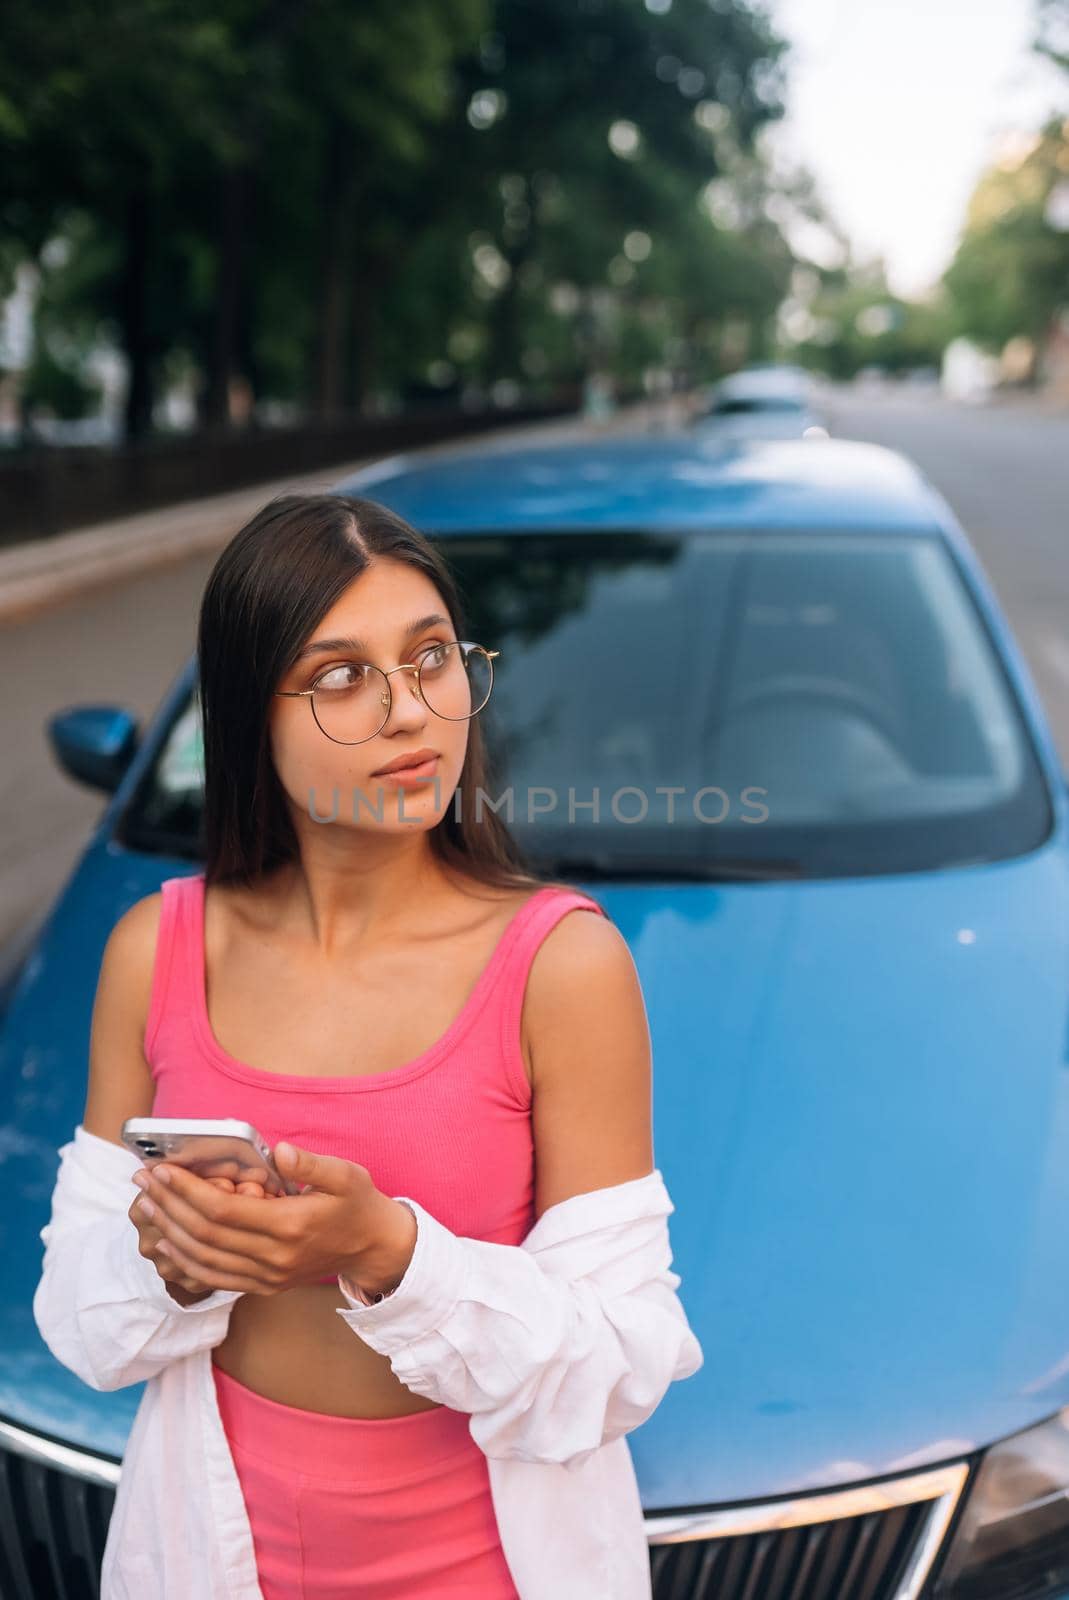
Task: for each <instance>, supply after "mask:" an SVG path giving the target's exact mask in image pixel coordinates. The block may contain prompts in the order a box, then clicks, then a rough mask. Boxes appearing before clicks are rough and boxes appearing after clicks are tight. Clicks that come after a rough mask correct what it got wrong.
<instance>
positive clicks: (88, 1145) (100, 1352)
mask: <svg viewBox="0 0 1069 1600" xmlns="http://www.w3.org/2000/svg"><path fill="white" fill-rule="evenodd" d="M140 1166H141V1162H140V1161H139V1160H138V1158H137V1157H136V1156H134V1155H133V1153H132V1152H128V1151H125V1150H123V1149H122V1148H121V1147H120V1146H118V1145H115V1144H112V1143H111V1142H110V1141H109V1140H106V1139H101V1138H99V1137H98V1136H97V1135H96V1134H91V1133H87V1132H86V1130H85V1129H84V1128H83V1127H82V1126H81V1125H80V1124H79V1126H78V1127H77V1129H76V1130H75V1136H74V1138H73V1140H71V1141H70V1142H69V1143H68V1144H65V1145H63V1146H61V1148H60V1168H59V1174H58V1176H57V1178H56V1185H55V1188H54V1190H53V1194H52V1211H51V1216H50V1219H49V1221H48V1222H47V1223H46V1224H45V1226H44V1227H43V1228H42V1229H41V1232H40V1238H41V1241H42V1243H43V1244H44V1246H45V1254H44V1261H43V1264H42V1268H41V1277H40V1280H39V1282H38V1285H37V1288H36V1290H35V1292H34V1297H33V1316H34V1321H35V1322H36V1324H37V1328H38V1331H39V1332H40V1334H41V1337H42V1339H43V1340H44V1342H45V1344H46V1345H47V1346H48V1348H49V1350H51V1352H52V1354H53V1355H54V1356H55V1358H56V1360H57V1361H60V1362H61V1363H62V1364H63V1365H64V1366H65V1367H67V1368H69V1369H70V1371H72V1372H74V1373H76V1374H77V1376H78V1377H79V1378H81V1379H82V1381H83V1382H84V1383H87V1384H88V1385H89V1386H90V1387H91V1388H93V1389H121V1388H124V1387H126V1386H127V1385H128V1384H132V1383H140V1382H142V1381H143V1380H145V1379H146V1378H151V1377H153V1376H155V1374H156V1373H157V1372H160V1371H161V1370H162V1369H163V1368H164V1367H165V1366H167V1365H168V1363H169V1362H171V1361H175V1360H178V1359H179V1358H180V1357H182V1356H186V1355H189V1354H190V1353H191V1352H192V1351H194V1350H201V1349H204V1348H209V1349H210V1348H211V1347H212V1346H214V1345H216V1344H219V1343H221V1341H222V1340H223V1339H224V1338H225V1337H226V1330H227V1325H228V1323H229V1320H230V1307H231V1306H232V1305H233V1303H234V1301H235V1300H236V1299H237V1298H238V1297H239V1295H240V1294H241V1293H242V1292H243V1291H241V1290H237V1289H215V1290H213V1291H212V1293H211V1294H210V1295H207V1296H205V1298H204V1299H203V1300H197V1301H194V1302H193V1303H192V1304H191V1305H188V1306H183V1305H179V1303H178V1301H177V1300H175V1299H173V1298H172V1296H171V1295H170V1294H168V1292H167V1285H166V1284H165V1283H164V1281H163V1279H162V1278H161V1277H160V1275H159V1273H158V1272H157V1271H156V1269H155V1267H154V1266H153V1264H152V1262H151V1261H149V1260H148V1259H147V1258H146V1257H145V1256H143V1255H142V1254H141V1252H140V1250H139V1249H138V1235H137V1230H136V1228H135V1227H134V1225H133V1223H132V1222H131V1221H130V1218H129V1216H128V1215H127V1211H128V1209H129V1206H130V1203H131V1201H132V1200H133V1198H134V1194H135V1192H136V1186H135V1185H134V1184H133V1182H132V1177H133V1174H134V1173H135V1172H136V1171H137V1170H138V1169H139V1167H140Z"/></svg>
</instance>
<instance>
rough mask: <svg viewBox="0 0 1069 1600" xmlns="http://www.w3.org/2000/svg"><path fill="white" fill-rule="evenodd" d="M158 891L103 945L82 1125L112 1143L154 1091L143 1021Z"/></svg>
mask: <svg viewBox="0 0 1069 1600" xmlns="http://www.w3.org/2000/svg"><path fill="white" fill-rule="evenodd" d="M162 904H163V894H162V891H161V890H158V889H157V890H156V891H155V892H154V893H152V894H147V895H144V896H142V898H141V899H140V900H136V901H135V902H134V904H133V905H132V906H130V907H129V908H128V909H127V910H126V911H124V912H123V914H122V916H121V917H119V918H118V920H117V921H116V923H115V924H114V926H113V927H112V930H111V932H110V933H109V934H108V937H107V941H106V943H105V945H104V952H103V955H102V957H101V961H100V974H99V977H98V979H97V987H96V997H95V999H94V1001H93V1016H92V1024H91V1029H90V1040H89V1081H88V1086H87V1091H86V1103H85V1112H84V1115H83V1117H82V1125H83V1127H84V1128H85V1129H86V1131H87V1132H88V1133H96V1134H98V1135H99V1136H100V1137H101V1138H103V1139H110V1140H111V1141H112V1142H113V1143H114V1144H119V1143H121V1140H120V1138H119V1131H120V1129H121V1127H122V1124H123V1122H124V1121H125V1119H126V1118H127V1117H136V1116H144V1115H146V1114H147V1113H148V1111H149V1110H150V1109H151V1106H152V1101H153V1093H154V1085H153V1081H152V1072H151V1069H150V1067H149V1064H148V1062H147V1061H146V1060H145V1054H144V1038H145V1023H146V1021H147V1020H148V1009H149V1001H150V999H151V994H152V974H153V968H154V965H155V959H156V940H157V937H158V935H159V926H160V908H161V906H162Z"/></svg>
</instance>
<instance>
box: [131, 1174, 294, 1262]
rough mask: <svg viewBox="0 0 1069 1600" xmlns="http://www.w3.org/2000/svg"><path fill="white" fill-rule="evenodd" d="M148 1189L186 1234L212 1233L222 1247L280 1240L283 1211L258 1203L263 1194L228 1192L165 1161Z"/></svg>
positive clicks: (243, 1247) (256, 1245) (247, 1247)
mask: <svg viewBox="0 0 1069 1600" xmlns="http://www.w3.org/2000/svg"><path fill="white" fill-rule="evenodd" d="M165 1173H166V1178H164V1176H163V1174H165ZM242 1181H243V1182H254V1181H255V1180H253V1179H243V1180H242ZM257 1187H258V1188H260V1186H259V1185H257ZM145 1192H146V1193H147V1194H149V1195H151V1198H152V1202H153V1204H154V1205H155V1204H158V1205H159V1206H160V1208H161V1209H162V1210H163V1211H164V1212H165V1213H166V1214H167V1215H168V1216H170V1217H173V1218H174V1220H175V1221H176V1222H179V1223H181V1224H182V1226H183V1227H184V1228H185V1229H186V1232H187V1233H189V1234H190V1235H192V1236H193V1237H194V1238H198V1237H207V1236H208V1235H210V1236H211V1238H212V1241H213V1243H215V1244H217V1245H219V1246H220V1247H221V1248H223V1249H229V1250H234V1251H238V1252H241V1251H243V1250H259V1249H261V1248H262V1247H263V1246H264V1245H265V1244H266V1243H268V1242H274V1243H278V1242H279V1239H280V1232H279V1222H278V1220H277V1219H278V1218H279V1217H280V1216H281V1215H282V1213H281V1211H277V1212H276V1210H275V1208H274V1207H272V1206H263V1205H260V1204H259V1201H260V1200H261V1199H263V1198H264V1194H263V1193H257V1194H237V1193H236V1192H235V1193H232V1194H231V1193H226V1192H223V1191H221V1190H220V1189H219V1188H218V1187H217V1186H216V1185H215V1184H214V1183H211V1182H209V1181H207V1180H205V1179H204V1178H202V1177H200V1176H199V1174H198V1173H195V1172H190V1171H188V1170H187V1169H185V1168H184V1167H172V1166H164V1165H162V1164H161V1165H159V1166H157V1167H155V1168H154V1169H153V1171H152V1173H151V1174H150V1176H149V1183H148V1187H147V1189H146V1191H145ZM205 1225H207V1226H205ZM285 1226H288V1224H286V1225H285ZM285 1226H284V1228H283V1232H284V1231H285Z"/></svg>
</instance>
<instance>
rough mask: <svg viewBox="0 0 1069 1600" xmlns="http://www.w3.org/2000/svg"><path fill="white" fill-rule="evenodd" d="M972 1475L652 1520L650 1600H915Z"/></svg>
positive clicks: (942, 1474) (914, 1479)
mask: <svg viewBox="0 0 1069 1600" xmlns="http://www.w3.org/2000/svg"><path fill="white" fill-rule="evenodd" d="M968 1472H969V1468H968V1464H967V1463H964V1462H958V1463H955V1464H954V1465H952V1466H949V1467H941V1468H937V1469H935V1470H932V1471H927V1472H922V1473H913V1474H911V1475H910V1476H908V1477H905V1478H898V1479H893V1480H884V1481H883V1482H877V1483H870V1484H865V1485H863V1486H861V1487H859V1488H857V1489H846V1490H841V1491H833V1492H830V1493H827V1494H816V1495H800V1496H798V1497H796V1498H794V1499H791V1500H770V1501H766V1502H765V1503H763V1504H758V1505H749V1506H738V1507H735V1508H726V1509H725V1510H722V1511H712V1512H684V1513H681V1514H679V1515H660V1516H648V1517H647V1518H646V1534H647V1538H648V1539H649V1543H650V1570H651V1573H652V1578H653V1595H654V1600H917V1597H918V1596H919V1595H920V1593H921V1588H922V1585H923V1583H924V1581H925V1579H926V1577H927V1576H928V1573H929V1572H930V1570H931V1567H932V1563H933V1561H934V1560H935V1556H936V1554H937V1553H938V1550H939V1547H940V1545H941V1543H942V1541H943V1538H944V1537H945V1534H946V1530H947V1528H948V1526H949V1524H950V1520H951V1517H952V1516H953V1513H954V1508H955V1506H956V1505H957V1503H958V1500H959V1498H960V1496H961V1492H962V1489H963V1487H964V1484H965V1481H966V1478H967V1477H968Z"/></svg>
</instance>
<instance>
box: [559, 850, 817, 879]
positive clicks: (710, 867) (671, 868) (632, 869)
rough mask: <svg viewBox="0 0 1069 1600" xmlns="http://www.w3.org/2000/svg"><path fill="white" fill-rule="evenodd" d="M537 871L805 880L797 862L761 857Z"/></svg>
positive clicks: (593, 860) (588, 864)
mask: <svg viewBox="0 0 1069 1600" xmlns="http://www.w3.org/2000/svg"><path fill="white" fill-rule="evenodd" d="M537 865H538V866H539V869H540V870H542V871H545V872H549V873H552V874H553V875H554V876H556V877H560V878H567V877H570V876H575V877H579V878H591V879H611V878H624V879H627V880H628V881H629V882H630V881H632V880H633V879H636V878H639V879H643V878H646V879H651V880H652V879H665V878H667V879H669V880H680V881H683V882H686V883H745V882H751V883H774V882H776V881H777V880H778V879H797V878H804V877H805V875H806V874H805V868H804V866H803V864H802V862H800V861H794V860H790V859H788V858H784V859H782V860H777V859H776V858H774V857H771V856H770V857H762V856H752V857H746V856H724V857H722V858H721V859H720V860H717V858H716V857H715V856H685V855H678V856H662V857H654V856H640V857H635V859H634V860H628V859H627V858H626V857H623V858H621V857H610V856H557V857H554V858H553V859H552V860H551V861H549V862H537Z"/></svg>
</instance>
